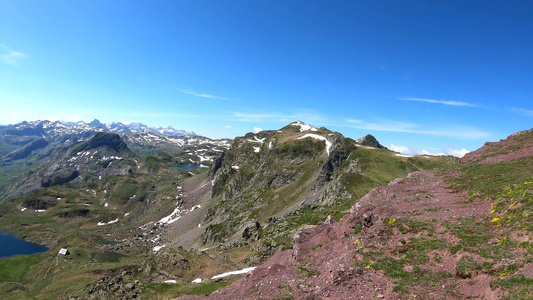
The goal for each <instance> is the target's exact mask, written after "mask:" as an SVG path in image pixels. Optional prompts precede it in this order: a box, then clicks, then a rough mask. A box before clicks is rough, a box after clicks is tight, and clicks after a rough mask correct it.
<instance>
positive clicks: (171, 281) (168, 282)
mask: <svg viewBox="0 0 533 300" xmlns="http://www.w3.org/2000/svg"><path fill="white" fill-rule="evenodd" d="M165 283H166V284H174V283H178V282H177V281H176V280H174V279H171V280H165Z"/></svg>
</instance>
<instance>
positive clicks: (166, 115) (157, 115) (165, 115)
mask: <svg viewBox="0 0 533 300" xmlns="http://www.w3.org/2000/svg"><path fill="white" fill-rule="evenodd" d="M128 115H129V116H132V117H151V118H202V117H205V116H203V115H198V114H173V113H140V112H132V113H129V114H128Z"/></svg>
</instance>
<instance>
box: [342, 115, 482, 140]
mask: <svg viewBox="0 0 533 300" xmlns="http://www.w3.org/2000/svg"><path fill="white" fill-rule="evenodd" d="M346 122H348V124H344V125H340V126H344V127H350V128H357V129H364V130H375V131H387V132H404V133H415V134H427V135H435V136H446V137H452V138H458V139H484V138H487V137H488V136H489V135H490V134H489V133H488V132H485V131H482V130H478V129H474V128H467V127H462V128H457V127H455V128H444V129H443V128H438V129H433V128H431V129H426V128H424V127H422V126H421V125H419V124H414V123H406V122H398V121H384V122H381V123H371V122H366V121H363V120H352V119H346Z"/></svg>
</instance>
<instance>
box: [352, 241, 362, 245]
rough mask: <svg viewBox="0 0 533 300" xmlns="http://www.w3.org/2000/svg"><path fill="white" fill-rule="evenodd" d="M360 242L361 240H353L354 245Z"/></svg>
mask: <svg viewBox="0 0 533 300" xmlns="http://www.w3.org/2000/svg"><path fill="white" fill-rule="evenodd" d="M360 243H361V240H357V241H355V242H354V243H353V244H354V245H359V244H360Z"/></svg>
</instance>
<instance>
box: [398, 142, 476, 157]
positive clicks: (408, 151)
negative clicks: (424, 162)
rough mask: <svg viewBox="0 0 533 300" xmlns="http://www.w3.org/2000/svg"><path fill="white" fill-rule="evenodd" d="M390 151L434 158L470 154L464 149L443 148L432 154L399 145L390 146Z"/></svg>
mask: <svg viewBox="0 0 533 300" xmlns="http://www.w3.org/2000/svg"><path fill="white" fill-rule="evenodd" d="M389 149H391V150H392V151H395V152H400V153H401V154H408V155H433V156H442V155H452V156H457V157H463V156H464V155H465V154H467V153H468V152H470V151H468V150H466V149H464V148H463V149H451V148H442V149H440V152H434V151H433V152H432V151H428V150H426V149H422V150H419V149H414V148H409V147H406V146H399V145H394V144H390V146H389Z"/></svg>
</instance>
